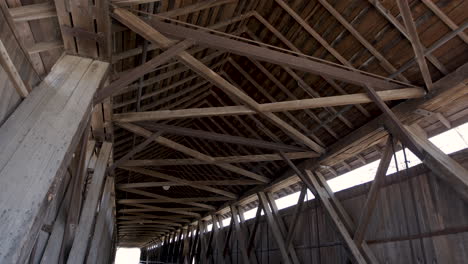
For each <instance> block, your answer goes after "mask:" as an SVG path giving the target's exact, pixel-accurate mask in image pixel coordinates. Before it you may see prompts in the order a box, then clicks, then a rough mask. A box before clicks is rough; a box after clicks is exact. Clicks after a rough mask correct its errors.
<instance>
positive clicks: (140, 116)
mask: <svg viewBox="0 0 468 264" xmlns="http://www.w3.org/2000/svg"><path fill="white" fill-rule="evenodd" d="M377 94H378V95H379V96H380V98H382V100H385V101H390V100H402V99H411V98H420V97H423V96H424V95H425V92H424V90H423V89H421V88H405V89H398V90H391V91H381V92H377ZM369 102H373V101H372V99H371V98H370V97H369V96H368V95H367V94H365V93H357V94H349V95H337V96H329V97H321V98H311V99H302V100H295V101H285V102H277V103H266V104H259V106H258V108H259V111H261V112H281V111H295V110H304V109H312V108H320V107H328V106H339V105H350V104H362V103H369ZM255 113H257V111H255V110H251V109H249V108H248V107H246V106H225V107H211V108H192V109H181V110H159V111H152V112H139V113H123V114H115V115H114V120H115V121H116V122H139V121H149V120H151V121H156V120H164V119H176V118H191V117H206V116H228V115H249V114H255Z"/></svg>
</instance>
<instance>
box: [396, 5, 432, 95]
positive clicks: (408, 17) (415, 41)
mask: <svg viewBox="0 0 468 264" xmlns="http://www.w3.org/2000/svg"><path fill="white" fill-rule="evenodd" d="M397 4H398V8H399V9H400V13H401V16H402V17H403V22H404V23H405V27H406V30H407V31H408V36H409V40H410V42H411V46H413V50H414V54H415V55H416V61H417V62H418V64H419V69H420V70H421V74H422V76H423V79H424V83H425V84H426V88H427V89H428V90H431V89H432V78H431V73H430V72H429V68H428V67H427V62H426V57H425V56H424V48H423V46H422V44H421V40H420V39H419V36H418V31H417V29H416V24H415V22H414V20H413V15H412V14H411V9H410V7H409V3H408V1H406V0H397Z"/></svg>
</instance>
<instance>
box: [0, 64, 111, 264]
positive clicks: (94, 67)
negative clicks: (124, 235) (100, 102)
mask: <svg viewBox="0 0 468 264" xmlns="http://www.w3.org/2000/svg"><path fill="white" fill-rule="evenodd" d="M108 66H109V64H108V63H104V62H99V61H92V60H91V59H85V58H77V57H74V56H68V55H66V56H63V57H62V58H61V59H60V61H58V62H57V64H56V67H54V68H53V69H52V72H51V73H50V75H55V74H58V75H57V76H56V77H53V78H52V80H53V79H54V78H57V79H56V80H57V81H52V82H48V81H47V80H50V79H48V78H46V81H45V83H44V85H43V86H39V87H36V89H34V91H33V93H32V94H30V96H28V98H31V99H29V100H28V98H27V99H26V100H25V101H24V102H23V104H24V105H23V104H22V105H21V106H20V107H19V108H18V109H17V111H15V113H14V114H13V115H11V117H10V118H9V120H7V122H6V123H5V124H4V125H3V126H2V127H1V128H0V135H2V136H1V137H0V145H1V146H2V155H0V168H1V172H0V175H1V177H0V200H1V201H2V206H1V209H0V212H1V213H0V215H1V216H0V218H1V222H2V223H4V224H2V225H1V226H0V234H1V235H0V237H1V243H0V262H2V263H3V262H4V263H22V262H24V259H23V257H24V258H26V257H28V256H23V255H22V254H28V252H29V250H30V249H28V248H23V246H24V245H25V243H27V242H28V241H31V240H34V236H35V235H36V234H37V230H38V228H40V224H41V222H42V220H43V219H42V218H41V215H42V214H43V212H44V211H45V208H46V207H47V204H48V202H49V201H50V200H51V199H54V188H53V187H52V186H54V184H59V183H60V181H61V179H62V176H63V173H64V171H65V169H66V167H67V166H68V164H69V161H70V159H71V157H72V154H73V152H74V149H75V148H76V146H77V144H78V141H79V138H80V137H81V135H82V133H83V131H84V126H85V124H86V123H87V119H88V118H87V117H88V116H89V113H90V106H91V104H90V103H91V99H92V96H93V94H94V92H95V91H96V90H97V88H98V87H99V85H100V83H101V81H102V79H103V78H104V77H105V74H106V72H107V70H108ZM62 67H63V68H62ZM58 80H60V81H58ZM64 80H65V81H64ZM18 122H19V123H18ZM51 128H53V129H51ZM25 160H27V161H28V166H24V162H25ZM51 187H52V188H51ZM18 188H19V189H18ZM25 190H27V191H26V192H25ZM17 193H23V195H21V196H18V195H16V194H17ZM12 231H14V232H12Z"/></svg>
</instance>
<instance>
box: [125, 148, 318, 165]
mask: <svg viewBox="0 0 468 264" xmlns="http://www.w3.org/2000/svg"><path fill="white" fill-rule="evenodd" d="M285 155H286V156H287V157H288V158H289V159H308V158H317V157H318V155H317V153H315V152H307V151H306V152H290V153H285ZM213 159H214V160H215V162H216V163H243V162H262V161H276V160H282V158H281V157H280V155H278V154H260V155H246V156H228V157H214V158H213ZM201 164H211V163H210V162H206V161H201V160H198V159H159V160H157V159H156V160H129V161H126V162H123V163H122V164H121V165H122V166H127V167H142V166H180V165H201Z"/></svg>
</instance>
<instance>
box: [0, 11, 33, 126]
mask: <svg viewBox="0 0 468 264" xmlns="http://www.w3.org/2000/svg"><path fill="white" fill-rule="evenodd" d="M4 12H5V9H3V7H2V9H0V39H1V41H2V42H3V44H4V45H5V47H6V49H7V51H8V54H9V56H10V58H11V60H12V61H13V64H14V65H15V67H16V69H17V70H18V73H19V74H20V76H21V78H22V79H23V81H25V82H27V83H29V85H30V86H31V87H34V86H35V85H36V84H38V83H39V81H40V79H39V75H38V74H37V73H36V72H35V70H34V68H33V66H32V64H31V62H30V60H29V57H28V56H29V55H28V54H27V53H26V52H25V51H24V50H23V49H22V46H21V45H20V42H19V41H18V39H16V37H15V34H14V33H13V30H12V28H11V25H12V23H13V22H12V21H9V17H8V16H5V13H4ZM20 102H21V98H20V96H19V94H18V93H17V92H16V90H15V88H14V87H13V84H12V83H11V82H10V80H9V78H8V75H7V74H6V72H5V71H4V69H3V68H2V67H0V125H2V124H3V123H4V122H5V120H6V119H7V118H8V116H9V115H10V114H11V113H12V112H13V111H14V110H15V109H16V107H17V106H18V104H19V103H20Z"/></svg>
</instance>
